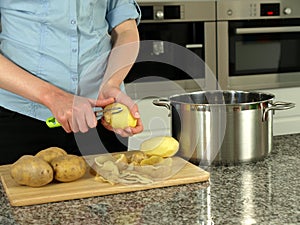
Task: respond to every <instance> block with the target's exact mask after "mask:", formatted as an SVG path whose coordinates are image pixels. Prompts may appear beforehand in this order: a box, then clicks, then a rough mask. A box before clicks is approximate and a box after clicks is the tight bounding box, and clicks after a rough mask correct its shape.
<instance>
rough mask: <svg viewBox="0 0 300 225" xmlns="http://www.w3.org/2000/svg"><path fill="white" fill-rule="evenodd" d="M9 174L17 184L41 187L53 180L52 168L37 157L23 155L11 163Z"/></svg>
mask: <svg viewBox="0 0 300 225" xmlns="http://www.w3.org/2000/svg"><path fill="white" fill-rule="evenodd" d="M10 175H11V177H12V178H13V179H14V180H15V181H16V182H17V183H18V184H21V185H27V186H30V187H41V186H44V185H46V184H48V183H50V182H51V181H52V180H53V169H52V167H51V166H50V165H49V163H47V162H46V161H44V160H43V159H41V158H39V157H36V156H32V155H24V156H22V157H21V158H19V159H18V160H17V161H16V162H15V163H13V164H12V166H11V170H10Z"/></svg>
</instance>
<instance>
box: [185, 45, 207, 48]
mask: <svg viewBox="0 0 300 225" xmlns="http://www.w3.org/2000/svg"><path fill="white" fill-rule="evenodd" d="M185 47H186V48H203V44H186V45H185Z"/></svg>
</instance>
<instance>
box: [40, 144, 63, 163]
mask: <svg viewBox="0 0 300 225" xmlns="http://www.w3.org/2000/svg"><path fill="white" fill-rule="evenodd" d="M61 155H67V152H66V151H65V150H63V149H62V148H58V147H50V148H46V149H44V150H41V151H39V152H38V153H37V154H36V155H35V156H37V157H39V158H41V159H43V160H45V161H47V162H49V163H50V162H51V161H52V160H53V159H55V158H56V157H58V156H61Z"/></svg>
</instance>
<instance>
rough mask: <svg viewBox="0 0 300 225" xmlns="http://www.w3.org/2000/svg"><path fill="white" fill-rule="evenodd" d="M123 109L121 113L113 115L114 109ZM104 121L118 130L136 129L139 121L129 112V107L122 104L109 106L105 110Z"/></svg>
mask: <svg viewBox="0 0 300 225" xmlns="http://www.w3.org/2000/svg"><path fill="white" fill-rule="evenodd" d="M119 107H120V108H122V111H121V112H119V113H113V112H114V111H111V110H110V109H112V108H119ZM104 111H106V112H105V113H104V120H105V121H106V122H107V123H109V124H110V125H111V126H112V127H113V128H115V129H118V128H121V129H124V128H126V127H136V124H137V119H135V118H134V117H133V116H132V115H131V112H130V111H129V109H128V107H127V106H125V105H123V104H121V103H112V104H110V105H107V106H106V107H105V108H104Z"/></svg>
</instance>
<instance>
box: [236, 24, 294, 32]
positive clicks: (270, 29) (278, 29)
mask: <svg viewBox="0 0 300 225" xmlns="http://www.w3.org/2000/svg"><path fill="white" fill-rule="evenodd" d="M287 32H300V26H290V27H255V28H237V29H236V30H235V33H236V34H262V33H287Z"/></svg>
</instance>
